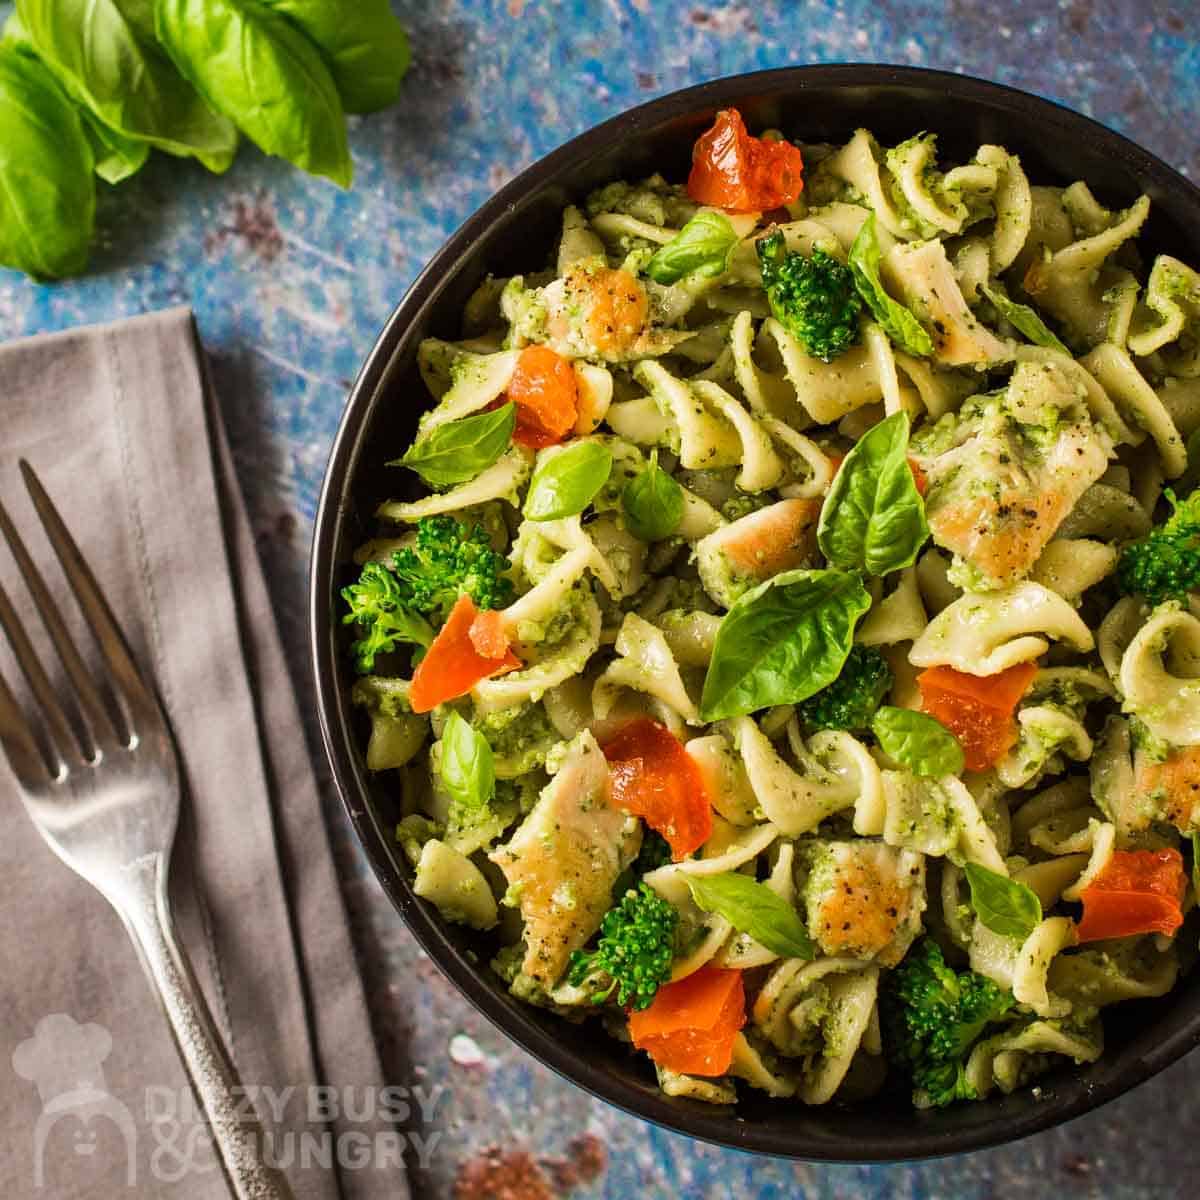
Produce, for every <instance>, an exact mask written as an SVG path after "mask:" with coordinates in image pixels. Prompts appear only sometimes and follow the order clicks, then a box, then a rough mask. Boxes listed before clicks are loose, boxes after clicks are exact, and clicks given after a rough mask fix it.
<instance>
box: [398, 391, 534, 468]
mask: <svg viewBox="0 0 1200 1200" xmlns="http://www.w3.org/2000/svg"><path fill="white" fill-rule="evenodd" d="M516 423H517V407H516V405H515V404H505V405H503V406H502V407H500V408H495V409H492V411H491V412H481V413H475V414H474V415H473V416H470V417H463V418H462V420H460V421H448V422H447V423H446V424H445V425H438V426H437V427H436V428H435V429H434V430H433V432H432V433H430V434H429V436H428V437H423V438H421V440H420V441H418V442H415V443H414V444H413V445H411V446H410V447H409V448H408V451H407V453H405V455H404V457H403V458H397V459H394V460H393V461H392V462H390V463H388V466H389V467H394V466H401V467H408V468H409V470H411V471H416V473H417V474H418V475H420V477H421V478H422V479H423V480H425V482H426V483H427V484H429V486H430V487H449V486H450V485H451V484H455V483H466V482H467V480H468V479H474V478H475V476H476V475H478V474H479V472H480V471H483V470H486V469H487V468H488V467H490V466H491V465H492V463H494V462H495V461H496V459H498V458H499V457H500V455H501V454H503V453H504V451H505V450H507V449H508V444H509V442H510V441H512V434H513V429H514V428H515V426H516Z"/></svg>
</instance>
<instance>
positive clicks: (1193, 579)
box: [1117, 488, 1200, 604]
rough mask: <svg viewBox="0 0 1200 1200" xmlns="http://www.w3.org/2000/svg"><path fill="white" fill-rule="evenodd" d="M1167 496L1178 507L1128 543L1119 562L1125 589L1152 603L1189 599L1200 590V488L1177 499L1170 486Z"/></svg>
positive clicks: (1121, 582) (1173, 505)
mask: <svg viewBox="0 0 1200 1200" xmlns="http://www.w3.org/2000/svg"><path fill="white" fill-rule="evenodd" d="M1166 497H1167V500H1168V501H1169V502H1170V504H1171V507H1172V509H1173V510H1174V511H1173V512H1172V513H1171V515H1170V516H1169V517H1168V518H1167V519H1166V521H1164V522H1163V524H1162V525H1159V526H1158V527H1157V528H1156V529H1152V530H1150V532H1149V533H1148V534H1146V536H1145V537H1144V538H1142V539H1141V540H1140V541H1136V542H1133V543H1132V544H1131V545H1128V546H1126V547H1125V549H1124V550H1122V551H1121V558H1120V561H1119V562H1118V563H1117V583H1118V585H1119V586H1120V588H1121V591H1123V592H1125V593H1127V594H1131V595H1132V594H1136V595H1139V596H1144V597H1145V598H1146V600H1147V602H1149V603H1150V604H1161V603H1162V602H1163V601H1164V600H1186V599H1187V594H1188V592H1194V591H1197V590H1200V488H1197V489H1196V490H1195V491H1194V492H1192V494H1191V495H1190V496H1188V498H1187V499H1186V500H1176V498H1175V493H1174V492H1172V491H1171V490H1170V489H1169V488H1168V489H1167V492H1166Z"/></svg>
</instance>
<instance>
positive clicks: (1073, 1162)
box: [0, 0, 1200, 1200]
mask: <svg viewBox="0 0 1200 1200" xmlns="http://www.w3.org/2000/svg"><path fill="white" fill-rule="evenodd" d="M395 7H396V10H397V12H399V13H400V14H401V15H402V17H403V18H404V20H405V21H406V23H407V24H408V26H409V29H410V31H411V33H412V37H413V44H414V51H415V56H416V57H415V66H414V69H413V72H412V74H411V75H410V77H409V79H408V82H407V84H406V87H405V93H404V98H403V102H402V104H401V105H400V106H398V107H397V108H396V109H394V110H393V111H391V112H388V113H384V114H380V115H378V116H375V117H371V118H368V119H365V120H356V121H354V122H353V128H352V131H351V143H352V148H353V152H354V159H355V166H356V170H357V181H356V184H355V187H354V190H353V191H351V192H349V193H342V192H339V191H338V190H337V189H336V188H335V187H333V186H332V185H329V184H326V183H324V182H320V181H317V180H312V179H309V178H307V177H305V176H303V175H301V174H299V173H297V172H295V171H292V170H290V169H289V168H287V167H286V166H285V165H283V164H282V163H279V162H276V161H271V160H267V159H264V158H263V157H262V156H261V155H259V154H258V153H257V152H256V151H254V150H253V149H246V150H243V152H242V154H241V156H240V157H239V159H238V161H237V163H236V165H235V166H234V168H233V169H232V170H231V171H230V173H229V174H228V175H227V176H225V177H223V178H220V179H218V178H215V177H213V176H210V175H207V174H206V173H205V172H204V171H203V170H201V169H200V168H199V167H196V166H193V165H191V164H187V163H180V162H176V161H174V160H169V159H163V158H158V159H156V160H155V161H154V162H153V163H152V164H151V166H150V167H149V168H148V169H147V170H146V171H145V172H144V173H143V175H141V176H139V177H138V178H136V179H135V180H133V181H131V182H130V183H129V184H127V185H125V186H123V187H122V188H120V189H118V190H116V191H109V190H108V189H105V195H104V196H103V198H102V201H101V205H100V214H99V227H100V233H99V239H98V245H97V249H96V253H95V256H94V261H93V269H92V272H91V273H90V274H89V275H88V276H87V277H86V278H85V279H83V280H80V281H75V282H71V283H66V284H61V285H57V286H54V287H36V286H34V285H32V284H30V283H28V282H26V281H24V280H23V279H21V278H19V277H17V276H14V275H10V274H6V273H4V272H0V336H3V337H6V338H7V337H16V336H20V335H22V334H29V333H35V332H40V331H43V330H51V329H60V328H63V327H65V326H69V325H74V324H77V323H81V322H86V321H99V320H109V319H113V318H115V317H119V316H121V315H124V314H129V313H137V312H143V311H146V310H150V309H154V308H159V307H163V306H166V305H172V304H180V303H188V304H191V305H192V306H193V307H194V308H195V310H196V312H197V315H198V318H199V323H200V329H201V332H202V335H203V338H204V342H205V345H206V346H207V348H208V351H209V353H210V355H211V357H212V360H213V364H214V368H215V374H216V378H217V384H218V388H219V390H220V393H221V399H222V404H223V407H224V411H225V414H226V417H227V420H228V422H229V425H230V429H231V432H232V435H233V440H234V444H235V454H236V459H237V465H238V470H239V474H240V476H241V480H242V483H243V486H244V487H245V489H246V492H247V495H248V498H249V501H250V505H251V510H252V515H253V518H254V522H255V527H256V530H257V532H258V535H259V542H260V546H261V548H262V552H263V556H264V560H265V562H266V564H267V568H268V572H269V574H270V579H271V584H272V588H273V590H274V594H275V596H276V597H277V600H278V604H279V611H280V614H281V619H282V622H283V627H284V635H285V638H286V640H287V644H288V646H289V647H290V649H291V652H292V654H293V657H294V661H295V663H296V665H297V674H298V676H303V675H304V674H305V669H304V665H303V664H304V659H305V652H304V630H303V606H304V596H303V589H304V584H303V573H304V567H305V561H306V557H307V547H308V535H309V531H310V522H311V518H312V515H313V509H314V505H315V503H316V497H317V491H318V487H319V483H320V478H321V473H322V470H323V467H324V463H325V459H326V456H327V453H328V449H329V444H330V439H331V438H332V435H333V432H334V429H335V428H336V425H337V421H338V418H339V415H340V413H341V409H342V404H343V400H344V396H345V392H346V388H347V386H348V384H349V381H350V379H351V378H352V376H353V375H354V373H355V371H356V370H357V367H358V365H359V363H360V362H361V361H362V359H363V358H364V356H365V355H366V353H367V351H368V350H369V348H370V346H371V343H372V341H373V340H374V337H375V334H376V332H377V331H378V329H379V328H380V326H381V325H382V324H383V322H384V320H385V319H386V317H387V315H388V312H389V311H390V309H391V307H392V305H393V304H394V303H395V301H396V300H397V299H398V298H399V296H400V294H401V293H402V292H403V290H404V289H405V287H406V286H407V285H408V283H409V282H410V281H411V280H412V279H413V277H414V276H415V275H416V273H417V271H418V270H419V269H420V267H421V265H422V263H423V262H424V261H425V260H426V259H427V258H428V257H429V256H430V255H431V254H432V253H433V252H434V250H435V249H436V248H437V247H438V245H439V244H440V243H441V242H442V241H443V239H444V238H445V237H446V236H447V234H448V233H450V232H451V230H452V229H453V228H454V227H455V226H457V225H458V224H459V223H460V222H461V221H462V220H463V219H464V218H465V217H466V216H467V215H469V213H470V212H471V211H472V210H473V209H474V208H475V207H477V206H478V205H479V204H480V203H481V202H482V201H483V200H484V199H485V198H486V197H487V196H488V195H489V194H490V193H491V192H492V191H493V190H495V188H496V187H497V186H498V185H499V184H501V183H503V182H504V181H505V180H506V179H507V178H509V177H510V176H511V175H512V174H513V173H514V172H515V171H517V170H519V169H520V168H521V167H523V166H525V165H527V164H528V163H530V162H532V161H533V160H534V159H536V158H538V157H539V156H541V155H542V154H544V153H546V152H547V151H548V150H550V149H552V148H553V147H555V146H556V145H558V144H560V143H561V142H563V141H564V140H566V139H567V138H569V137H571V136H572V135H574V134H576V133H578V132H579V131H581V130H583V129H585V128H586V127H588V126H589V125H592V124H594V123H595V122H597V121H599V120H602V119H603V118H605V117H608V116H611V115H613V114H614V113H616V112H618V111H620V110H621V109H623V108H625V107H628V106H629V105H631V104H634V103H636V102H638V101H640V100H643V99H646V98H649V97H651V96H654V95H657V94H660V93H662V92H666V91H670V90H672V89H674V88H677V87H681V86H684V85H685V84H689V83H695V82H698V81H700V80H703V79H707V78H711V77H713V76H717V75H723V74H731V73H735V72H739V71H745V70H750V69H753V68H759V67H770V66H780V65H784V64H788V63H803V62H829V61H845V60H859V61H894V62H900V63H909V64H916V65H924V66H937V67H942V68H946V69H952V70H961V71H963V72H966V73H968V74H975V75H981V76H985V77H988V78H992V79H997V80H1000V81H1002V82H1005V83H1011V84H1015V85H1017V86H1019V87H1024V88H1026V89H1028V90H1030V91H1034V92H1038V93H1041V94H1043V95H1047V96H1050V97H1052V98H1054V99H1058V100H1061V101H1063V102H1065V103H1067V104H1069V105H1071V106H1072V107H1074V108H1077V109H1080V110H1082V111H1084V112H1086V113H1088V114H1089V115H1092V116H1094V117H1096V118H1098V119H1099V120H1101V121H1104V122H1106V123H1107V124H1109V125H1111V126H1113V127H1115V128H1117V129H1120V130H1121V131H1123V132H1125V133H1127V134H1129V135H1130V136H1132V137H1134V138H1135V139H1136V140H1138V141H1140V142H1141V143H1143V144H1144V145H1146V146H1148V147H1149V148H1150V149H1151V150H1153V151H1155V152H1156V153H1158V154H1159V155H1161V156H1162V157H1163V158H1165V159H1166V160H1167V161H1168V162H1170V163H1172V164H1173V165H1174V166H1176V167H1178V168H1180V169H1182V170H1183V171H1185V172H1187V173H1189V174H1191V175H1192V176H1193V177H1197V176H1200V142H1198V140H1197V138H1196V133H1195V131H1196V128H1197V122H1198V120H1200V42H1198V41H1197V38H1196V30H1197V25H1196V16H1197V11H1196V7H1195V5H1194V4H1190V3H1187V2H1186V0H1181V2H1180V3H1175V4H1164V3H1157V2H1153V0H1142V2H1141V3H1137V2H1120V3H1114V2H1112V0H1108V2H1105V0H1095V2H1093V0H1072V2H1069V3H1066V2H1064V3H1060V4H1058V5H1054V4H1049V3H1044V2H1043V3H1036V4H1035V3H1028V4H1026V3H1009V4H1004V3H992V4H986V5H984V4H978V5H977V4H976V3H973V2H972V0H948V2H947V3H933V2H919V0H892V2H882V3H880V2H871V0H819V2H813V3H807V4H796V3H789V2H786V0H771V2H766V3H757V4H742V3H733V4H726V5H720V6H717V5H712V6H709V5H704V4H701V3H684V2H682V0H557V2H552V0H524V2H523V0H436V2H434V3H428V2H423V0H404V2H399V3H396V5H395ZM3 8H4V5H3V4H0V10H3ZM62 402H63V403H64V404H69V403H70V402H71V401H70V397H63V398H62ZM328 811H329V818H330V822H331V825H332V826H333V830H334V839H335V844H336V846H337V849H338V854H339V860H340V865H341V868H342V875H343V879H344V881H345V886H346V894H347V897H348V900H349V902H350V904H351V907H352V910H353V913H354V917H355V926H356V931H357V933H358V936H359V944H360V949H361V952H362V955H363V958H364V963H365V970H366V972H367V975H368V980H369V984H370V988H371V993H372V999H373V1003H374V1007H375V1015H376V1017H377V1020H378V1023H379V1027H380V1030H381V1032H382V1034H383V1041H384V1048H385V1053H386V1058H387V1060H388V1065H389V1071H390V1074H391V1075H392V1077H393V1079H394V1080H395V1081H396V1082H404V1081H412V1080H415V1079H416V1077H417V1076H420V1077H422V1078H424V1079H425V1080H426V1081H427V1082H438V1083H442V1084H444V1085H445V1086H446V1087H447V1088H448V1089H449V1092H450V1094H449V1099H448V1101H446V1102H444V1104H443V1108H442V1112H443V1114H444V1115H445V1118H446V1119H445V1121H444V1123H443V1126H442V1128H443V1129H444V1138H443V1140H442V1142H441V1143H440V1145H439V1147H438V1150H437V1152H436V1153H435V1155H434V1161H433V1163H432V1166H431V1168H430V1170H429V1171H427V1172H421V1173H419V1174H418V1176H417V1178H416V1181H415V1182H416V1184H417V1188H418V1191H419V1194H421V1195H428V1196H436V1197H450V1196H457V1197H460V1198H461V1200H474V1197H476V1196H485V1195H492V1196H497V1197H501V1196H503V1197H510V1198H511V1200H543V1198H546V1197H551V1196H559V1195H567V1194H571V1195H574V1196H577V1197H601V1196H604V1197H613V1198H621V1200H625V1198H628V1197H633V1196H646V1197H668V1196H670V1197H678V1198H680V1200H701V1198H702V1197H713V1198H716V1197H725V1196H738V1197H742V1196H744V1197H757V1198H759V1200H775V1198H777V1197H785V1196H787V1197H794V1196H803V1197H808V1198H812V1200H818V1198H820V1200H826V1198H829V1200H832V1198H834V1197H872V1198H875V1197H879V1198H882V1197H892V1196H895V1197H913V1198H914V1200H915V1198H922V1197H953V1198H955V1200H984V1198H985V1197H990V1196H993V1195H1002V1194H1003V1195H1011V1194H1013V1193H1016V1192H1020V1193H1021V1194H1024V1195H1034V1196H1063V1197H1083V1196H1104V1197H1107V1198H1112V1200H1150V1198H1152V1197H1153V1198H1155V1200H1157V1198H1158V1197H1173V1196H1185V1195H1187V1196H1192V1195H1195V1194H1196V1183H1195V1181H1196V1179H1197V1178H1200V1144H1198V1141H1197V1138H1196V1133H1195V1129H1196V1115H1195V1114H1196V1113H1197V1112H1198V1111H1200V1057H1198V1056H1193V1057H1192V1059H1191V1060H1189V1061H1185V1062H1184V1063H1181V1064H1179V1065H1177V1066H1176V1067H1174V1068H1173V1069H1172V1070H1170V1071H1168V1072H1166V1073H1165V1074H1164V1075H1162V1076H1160V1077H1159V1078H1158V1079H1157V1080H1155V1081H1153V1082H1152V1083H1150V1084H1147V1085H1146V1086H1144V1087H1142V1088H1140V1089H1139V1090H1138V1091H1137V1092H1136V1093H1135V1094H1133V1095H1131V1096H1128V1097H1126V1098H1124V1099H1123V1100H1121V1101H1118V1102H1117V1103H1115V1104H1112V1105H1110V1106H1108V1107H1107V1108H1105V1109H1103V1110H1101V1111H1100V1112H1098V1113H1095V1114H1092V1115H1091V1116H1089V1117H1086V1118H1084V1119H1082V1120H1079V1121H1077V1122H1074V1123H1073V1124H1071V1125H1070V1126H1068V1127H1066V1128H1064V1129H1061V1130H1058V1131H1054V1132H1051V1133H1047V1134H1044V1135H1041V1136H1039V1137H1036V1138H1032V1139H1030V1140H1028V1141H1026V1142H1023V1143H1021V1144H1020V1145H1018V1146H1014V1147H1008V1148H1004V1149H1000V1150H995V1151H988V1152H984V1153H980V1154H975V1155H971V1156H966V1157H962V1158H957V1159H950V1160H946V1161H943V1162H938V1163H932V1164H924V1165H919V1166H903V1165H901V1166H894V1167H870V1168H867V1167H863V1168H855V1167H819V1166H807V1165H792V1164H786V1163H780V1162H775V1161H771V1160H766V1159H759V1158H752V1157H748V1156H744V1155H740V1154H734V1153H723V1152H720V1151H717V1150H714V1149H712V1148H710V1147H705V1146H700V1145H697V1144H694V1143H691V1142H688V1141H687V1140H685V1139H683V1138H680V1137H677V1136H675V1135H672V1134H667V1133H663V1132H661V1131H659V1130H655V1129H652V1128H650V1127H648V1126H645V1125H643V1124H641V1123H639V1122H637V1121H635V1120H634V1119H632V1118H629V1117H625V1116H622V1115H620V1114H618V1113H616V1112H615V1111H613V1110H611V1109H609V1108H607V1107H606V1106H604V1105H603V1104H600V1103H599V1102H596V1101H593V1100H591V1099H589V1098H588V1097H587V1096H585V1095H584V1094H583V1093H581V1092H579V1091H577V1090H575V1089H573V1088H571V1087H570V1086H568V1085H567V1084H565V1083H562V1082H561V1081H559V1080H558V1079H557V1078H555V1077H554V1076H552V1075H551V1074H550V1073H549V1072H548V1071H546V1070H545V1069H543V1068H542V1067H540V1066H539V1065H537V1064H536V1063H534V1062H533V1061H532V1060H530V1059H529V1058H528V1057H527V1056H526V1055H525V1054H524V1053H522V1052H521V1051H519V1050H517V1049H515V1048H514V1047H513V1046H511V1045H510V1044H509V1043H508V1042H507V1041H506V1040H505V1039H504V1037H503V1036H502V1035H500V1034H499V1033H497V1032H496V1031H494V1030H493V1029H492V1028H491V1027H490V1026H488V1025H487V1024H486V1023H485V1022H484V1021H483V1019H482V1018H480V1017H479V1016H477V1015H476V1013H475V1012H474V1010H472V1009H471V1008H470V1007H469V1006H468V1005H467V1004H466V1002H465V1001H463V1000H462V999H460V998H459V997H458V995H457V994H456V993H455V992H454V991H453V990H452V989H451V988H450V987H449V985H448V984H446V983H445V982H444V980H443V979H442V978H441V976H440V975H439V974H438V972H437V971H436V969H434V968H433V966H432V965H431V964H430V963H429V961H428V960H427V959H426V958H425V957H424V955H423V954H422V953H421V952H420V951H419V950H418V949H417V948H416V947H415V945H414V944H413V942H412V939H411V938H410V937H409V936H408V934H407V933H406V931H405V930H404V929H403V928H402V927H401V925H400V923H399V921H398V919H397V918H396V917H395V915H394V914H393V912H392V910H391V909H390V907H389V906H388V904H387V903H386V901H385V900H384V898H383V897H382V895H381V893H380V892H379V889H378V888H377V886H376V885H375V884H374V882H373V881H372V879H371V878H370V876H369V875H368V873H367V871H366V869H365V867H364V865H363V863H362V860H361V858H360V857H359V855H358V853H357V851H356V849H355V847H354V845H353V844H352V842H351V840H350V837H349V835H348V833H347V830H346V827H345V825H344V823H343V821H342V818H341V816H340V812H339V811H338V809H337V807H336V805H335V804H334V803H333V802H332V801H331V802H330V804H329V807H328ZM457 1034H467V1035H469V1036H470V1037H471V1038H473V1039H474V1042H475V1043H476V1044H477V1046H478V1048H479V1051H480V1053H479V1055H478V1056H473V1055H472V1054H471V1053H464V1052H463V1048H464V1046H465V1048H466V1050H467V1051H472V1049H473V1048H472V1047H471V1045H470V1044H468V1043H462V1042H459V1043H456V1051H457V1052H456V1055H455V1058H457V1059H458V1060H460V1061H458V1062H456V1061H453V1060H452V1058H451V1056H450V1050H449V1047H450V1041H451V1039H452V1038H453V1037H454V1036H455V1035H457ZM472 1057H477V1058H478V1059H479V1061H476V1062H473V1063H472V1062H470V1061H469V1060H470V1059H471V1058H472ZM464 1061H465V1063H466V1065H464ZM581 1138H582V1139H583V1140H582V1141H580V1139H581ZM491 1145H500V1146H502V1147H504V1149H505V1151H506V1152H508V1153H509V1157H508V1158H507V1159H506V1160H504V1162H503V1163H502V1164H501V1165H500V1166H499V1167H498V1168H497V1171H496V1173H495V1179H496V1180H497V1182H496V1183H495V1184H494V1185H493V1187H492V1190H486V1189H484V1190H481V1189H480V1187H479V1182H478V1181H479V1180H480V1171H481V1170H482V1168H481V1164H480V1162H479V1160H478V1155H479V1153H480V1151H481V1150H483V1149H484V1148H486V1147H488V1146H491ZM522 1148H525V1149H526V1150H528V1155H524V1156H523V1155H522V1153H521V1150H522ZM539 1160H540V1165H539ZM500 1179H503V1180H504V1185H503V1186H504V1187H506V1188H507V1190H504V1191H501V1190H499V1189H500V1186H501V1185H500V1183H499V1180H500ZM472 1180H475V1181H476V1182H475V1183H472V1182H471V1181H472Z"/></svg>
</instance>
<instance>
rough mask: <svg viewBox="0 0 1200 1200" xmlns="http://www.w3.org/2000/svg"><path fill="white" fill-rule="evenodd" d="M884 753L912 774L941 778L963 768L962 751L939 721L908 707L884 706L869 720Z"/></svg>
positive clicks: (953, 737)
mask: <svg viewBox="0 0 1200 1200" xmlns="http://www.w3.org/2000/svg"><path fill="white" fill-rule="evenodd" d="M871 731H872V733H874V734H875V736H876V737H877V738H878V739H879V744H880V746H882V747H883V752H884V753H885V754H886V755H887V756H888V757H889V758H893V759H895V760H896V762H898V763H899V764H900V765H901V766H902V767H906V768H907V769H908V770H910V771H911V772H912V773H913V774H914V775H926V776H932V777H934V778H938V779H940V778H941V777H942V776H943V775H957V774H959V773H960V772H961V771H962V769H963V748H962V746H960V745H959V743H958V739H957V738H956V737H955V736H954V734H952V733H951V732H950V730H948V729H947V728H946V727H945V725H943V724H942V723H941V722H940V721H938V720H935V719H934V718H933V717H931V716H929V715H927V714H926V713H923V712H914V711H913V710H912V709H910V708H893V707H891V705H886V704H885V705H884V706H883V707H882V708H879V709H877V710H876V712H875V715H874V716H873V717H872V718H871Z"/></svg>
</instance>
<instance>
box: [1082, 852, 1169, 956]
mask: <svg viewBox="0 0 1200 1200" xmlns="http://www.w3.org/2000/svg"><path fill="white" fill-rule="evenodd" d="M1186 890H1187V876H1186V875H1185V874H1184V870H1183V855H1182V854H1180V853H1179V851H1178V850H1170V849H1163V850H1115V851H1114V852H1113V856H1112V858H1110V859H1109V861H1108V864H1107V865H1106V866H1105V868H1104V870H1102V871H1101V872H1100V874H1099V875H1097V876H1096V878H1095V879H1093V880H1092V882H1091V883H1089V884H1088V885H1087V887H1085V888H1084V889H1083V891H1082V893H1081V894H1080V899H1081V900H1082V901H1083V918H1082V920H1081V921H1080V922H1079V928H1078V930H1077V932H1078V935H1079V940H1080V941H1081V942H1095V941H1098V940H1100V939H1101V938H1119V937H1133V936H1134V935H1135V934H1139V933H1165V934H1168V935H1170V934H1173V933H1174V932H1175V931H1176V930H1177V929H1178V928H1179V926H1180V925H1182V924H1183V911H1182V902H1183V894H1184V892H1185V891H1186Z"/></svg>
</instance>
